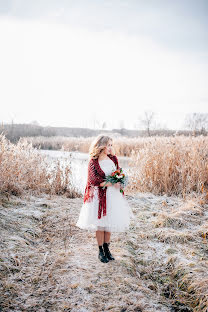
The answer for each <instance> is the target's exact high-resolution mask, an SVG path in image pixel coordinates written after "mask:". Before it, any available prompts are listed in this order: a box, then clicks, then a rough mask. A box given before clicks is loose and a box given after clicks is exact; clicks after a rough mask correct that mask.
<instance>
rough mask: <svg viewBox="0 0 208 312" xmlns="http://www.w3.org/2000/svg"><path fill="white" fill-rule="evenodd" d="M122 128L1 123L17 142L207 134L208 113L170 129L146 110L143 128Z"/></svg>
mask: <svg viewBox="0 0 208 312" xmlns="http://www.w3.org/2000/svg"><path fill="white" fill-rule="evenodd" d="M120 126H121V128H119V129H112V130H107V129H104V128H103V127H102V129H90V128H70V127H50V126H47V127H43V126H40V125H38V124H37V123H35V122H33V123H31V124H15V123H13V122H12V123H10V124H4V123H1V124H0V133H4V134H5V136H6V137H7V138H8V139H9V140H10V141H11V142H14V143H15V142H17V141H18V140H19V138H20V137H35V136H45V137H52V136H66V137H92V136H96V135H98V134H100V132H102V133H106V134H107V133H108V134H110V133H114V134H117V135H121V136H127V137H137V136H141V137H144V136H173V135H194V136H197V135H207V134H208V114H202V113H193V114H189V115H187V116H186V118H185V121H184V128H185V130H178V131H176V130H170V129H167V128H166V127H165V126H163V127H162V126H160V125H159V124H156V122H155V113H154V112H151V111H146V112H144V115H143V116H140V117H139V118H138V125H137V126H135V128H137V127H141V128H143V129H141V128H140V129H134V130H130V129H125V128H124V121H121V122H120Z"/></svg>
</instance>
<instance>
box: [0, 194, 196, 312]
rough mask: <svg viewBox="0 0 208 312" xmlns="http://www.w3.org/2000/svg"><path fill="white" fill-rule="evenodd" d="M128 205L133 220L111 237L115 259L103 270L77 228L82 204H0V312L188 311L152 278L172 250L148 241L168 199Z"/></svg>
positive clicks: (88, 237)
mask: <svg viewBox="0 0 208 312" xmlns="http://www.w3.org/2000/svg"><path fill="white" fill-rule="evenodd" d="M127 199H128V201H129V204H130V205H131V207H132V210H133V212H134V214H135V216H136V218H135V220H134V221H132V223H131V227H130V230H129V231H127V232H125V233H112V234H111V245H110V249H111V252H112V254H113V256H114V257H115V259H116V260H115V261H110V262H109V263H101V262H100V261H99V260H98V247H97V242H96V239H95V233H94V232H88V231H84V230H81V229H79V228H77V227H76V226H75V224H76V221H77V219H78V215H79V211H80V208H81V204H82V198H76V199H69V198H65V197H63V196H49V195H41V196H28V197H24V198H21V199H20V198H16V197H11V198H10V200H9V201H7V200H6V199H5V198H4V199H3V198H2V199H1V206H0V214H1V215H0V217H1V224H0V225H1V229H2V235H1V240H0V247H1V250H2V253H1V256H0V273H1V276H0V277H1V280H2V282H1V298H2V299H1V301H0V311H36V312H37V311H41V312H42V311H79V312H91V311H92V312H98V311H112V312H124V311H137V312H140V311H142V312H153V311H160V312H163V311H164V312H165V311H170V312H171V311H184V312H185V311H191V310H189V309H188V308H187V307H185V306H181V307H179V308H178V310H177V309H176V308H174V307H173V306H172V305H171V304H170V300H169V299H168V298H167V299H166V297H165V296H161V291H160V289H158V288H157V283H156V282H154V281H152V280H151V278H150V275H151V274H152V272H153V271H154V274H156V273H155V272H156V270H159V269H161V266H163V265H164V261H166V264H167V263H168V261H169V256H170V255H169V254H168V253H165V255H164V250H167V249H168V248H170V247H171V248H173V246H172V245H171V246H170V242H165V241H164V242H161V240H160V241H155V242H153V241H152V239H151V240H149V241H147V236H148V233H150V231H151V228H152V225H153V223H152V222H153V221H154V218H155V214H156V213H157V209H158V206H161V205H162V203H163V202H164V200H166V198H165V197H154V196H151V195H144V196H137V197H136V196H134V197H131V196H127ZM167 205H168V204H167ZM169 205H170V206H171V205H173V201H171V200H169ZM161 245H163V246H161ZM164 248H165V249H164ZM173 252H174V251H173ZM156 255H157V256H156ZM147 257H149V258H147ZM160 258H161V259H162V260H161V262H160ZM148 259H151V261H150V260H148ZM148 261H149V262H148ZM156 262H157V265H156ZM153 264H154V265H155V267H154V270H153V268H152V267H153ZM148 273H149V275H148ZM163 273H164V272H163ZM160 274H161V271H158V276H160ZM163 275H164V274H163ZM161 278H162V277H161ZM153 280H154V279H153Z"/></svg>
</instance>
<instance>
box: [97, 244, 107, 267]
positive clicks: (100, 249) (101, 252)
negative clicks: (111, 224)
mask: <svg viewBox="0 0 208 312" xmlns="http://www.w3.org/2000/svg"><path fill="white" fill-rule="evenodd" d="M98 259H100V261H101V262H104V263H107V262H109V260H108V258H107V257H106V256H105V254H104V251H103V246H102V245H101V246H99V255H98Z"/></svg>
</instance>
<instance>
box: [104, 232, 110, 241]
mask: <svg viewBox="0 0 208 312" xmlns="http://www.w3.org/2000/svg"><path fill="white" fill-rule="evenodd" d="M110 236H111V232H106V231H104V243H110Z"/></svg>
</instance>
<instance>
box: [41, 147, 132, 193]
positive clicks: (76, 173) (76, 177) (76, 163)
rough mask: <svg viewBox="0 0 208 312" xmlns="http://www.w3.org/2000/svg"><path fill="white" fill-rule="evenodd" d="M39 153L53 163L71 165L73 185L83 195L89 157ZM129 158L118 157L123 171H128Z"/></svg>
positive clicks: (56, 152) (79, 154)
mask: <svg viewBox="0 0 208 312" xmlns="http://www.w3.org/2000/svg"><path fill="white" fill-rule="evenodd" d="M39 152H40V153H42V154H43V155H46V156H47V157H48V159H49V160H50V161H51V162H52V163H53V160H54V159H55V160H57V159H58V160H59V161H60V163H61V165H62V166H63V167H64V166H65V165H67V164H70V165H71V169H72V178H73V184H74V185H75V186H76V187H77V188H78V189H79V190H80V191H81V192H82V194H83V193H84V190H85V186H86V181H87V165H88V160H89V155H88V154H87V153H80V152H66V151H53V150H39ZM129 160H130V158H129V157H118V161H119V165H120V167H122V168H123V170H126V172H127V171H128V170H127V169H128V162H129Z"/></svg>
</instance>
